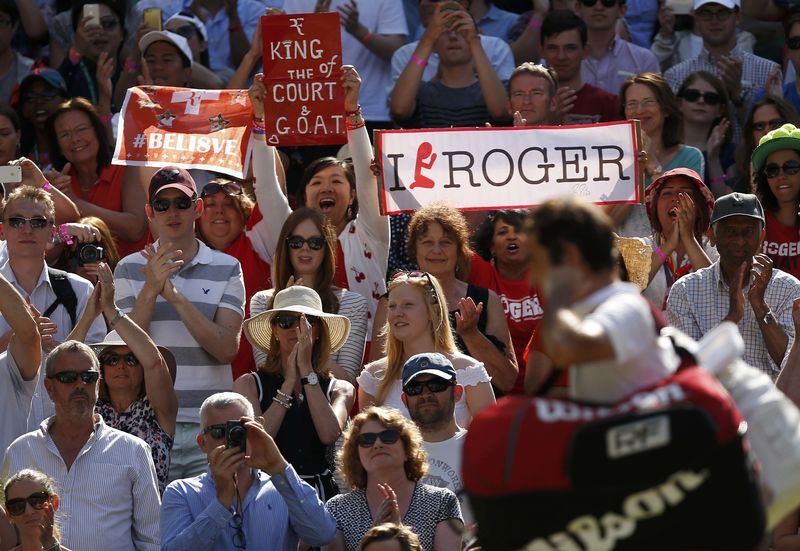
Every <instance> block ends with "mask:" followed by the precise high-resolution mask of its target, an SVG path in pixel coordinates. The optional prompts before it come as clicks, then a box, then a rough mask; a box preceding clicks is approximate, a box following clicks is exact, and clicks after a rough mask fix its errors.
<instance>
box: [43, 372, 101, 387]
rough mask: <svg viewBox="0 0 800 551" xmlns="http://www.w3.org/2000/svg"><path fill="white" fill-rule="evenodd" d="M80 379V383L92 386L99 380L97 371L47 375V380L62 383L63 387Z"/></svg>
mask: <svg viewBox="0 0 800 551" xmlns="http://www.w3.org/2000/svg"><path fill="white" fill-rule="evenodd" d="M79 377H80V379H81V381H83V382H84V383H85V384H87V385H93V384H94V383H96V382H97V379H99V378H100V372H99V371H80V372H78V371H62V372H60V373H55V374H53V375H48V376H47V378H48V379H55V380H56V381H58V382H59V383H64V384H65V385H71V384H72V383H74V382H75V381H77V380H78V378H79Z"/></svg>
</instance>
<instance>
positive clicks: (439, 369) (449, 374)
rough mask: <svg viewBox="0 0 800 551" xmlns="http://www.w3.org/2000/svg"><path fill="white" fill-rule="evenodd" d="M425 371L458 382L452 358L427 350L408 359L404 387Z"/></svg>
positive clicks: (405, 366)
mask: <svg viewBox="0 0 800 551" xmlns="http://www.w3.org/2000/svg"><path fill="white" fill-rule="evenodd" d="M425 373H427V374H429V375H435V376H436V377H439V378H440V379H444V380H445V381H453V383H455V382H456V370H455V368H453V363H452V362H451V361H450V360H448V359H447V358H446V357H445V356H444V355H443V354H439V353H438V352H425V353H423V354H415V355H414V356H411V357H410V358H409V359H408V361H406V363H405V365H404V366H403V388H405V387H406V385H408V383H410V382H411V381H413V380H414V378H415V377H416V376H417V375H422V374H425Z"/></svg>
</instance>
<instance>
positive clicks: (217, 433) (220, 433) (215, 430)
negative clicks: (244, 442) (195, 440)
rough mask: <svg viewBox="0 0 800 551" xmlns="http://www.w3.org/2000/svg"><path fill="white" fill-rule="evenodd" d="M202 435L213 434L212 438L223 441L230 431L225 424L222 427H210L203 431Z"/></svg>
mask: <svg viewBox="0 0 800 551" xmlns="http://www.w3.org/2000/svg"><path fill="white" fill-rule="evenodd" d="M201 434H211V438H214V439H215V440H222V439H223V438H225V435H226V434H228V429H227V428H226V427H225V423H222V424H220V425H208V426H207V427H206V428H204V429H203V431H202V433H201Z"/></svg>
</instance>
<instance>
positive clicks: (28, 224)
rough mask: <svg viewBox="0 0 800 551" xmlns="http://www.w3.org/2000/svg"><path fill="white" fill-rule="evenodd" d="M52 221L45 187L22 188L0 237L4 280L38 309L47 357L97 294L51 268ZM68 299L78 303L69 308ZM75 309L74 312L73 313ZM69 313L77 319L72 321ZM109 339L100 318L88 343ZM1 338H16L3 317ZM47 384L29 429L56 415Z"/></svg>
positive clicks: (39, 391)
mask: <svg viewBox="0 0 800 551" xmlns="http://www.w3.org/2000/svg"><path fill="white" fill-rule="evenodd" d="M54 220H55V206H54V204H53V199H52V198H51V197H50V194H49V193H47V192H46V191H44V190H43V189H41V188H37V187H32V186H20V187H18V188H17V189H15V190H14V191H13V192H11V194H10V195H9V196H8V199H7V200H6V204H5V207H4V209H3V217H2V231H1V232H0V237H2V238H3V239H4V240H5V243H6V250H7V252H8V262H6V263H5V264H2V265H1V266H0V275H2V276H3V277H4V278H5V279H6V280H7V281H9V282H10V283H11V285H13V286H14V287H15V288H16V290H17V291H18V292H19V293H20V294H22V296H23V297H26V298H27V299H28V300H30V303H31V305H32V306H33V307H34V308H35V311H34V315H35V316H36V320H37V323H38V325H39V331H40V333H41V336H42V339H41V344H42V349H43V351H44V352H45V353H48V352H50V351H51V350H52V349H53V348H54V347H55V346H56V345H58V344H59V343H60V342H62V341H64V340H66V338H67V336H68V335H69V333H70V332H71V331H72V329H73V327H74V326H75V323H76V322H77V320H78V319H80V316H81V315H83V311H84V310H85V308H86V304H87V303H88V301H89V297H90V296H91V294H92V290H93V289H94V288H93V287H92V284H91V283H89V282H88V281H87V280H85V279H83V278H82V277H80V276H77V275H75V274H72V273H68V272H61V271H59V270H53V269H51V268H48V267H47V264H46V262H45V259H44V256H45V252H46V251H47V248H48V246H49V245H50V243H51V242H52V240H53V236H54V235H55V234H56V232H57V230H56V227H55V225H54ZM65 286H67V287H65ZM58 288H60V289H64V288H68V289H71V290H72V295H69V294H68V293H66V294H65V293H64V292H63V291H61V292H58ZM67 297H69V298H70V299H71V300H73V301H74V303H73V304H71V305H68V304H66V303H65V301H66V300H67ZM71 308H74V310H73V311H71ZM71 313H74V315H75V319H74V320H73V319H72V317H71ZM105 334H106V326H105V323H104V322H103V319H102V318H98V319H96V320H94V321H93V322H92V325H91V328H90V329H89V333H88V336H87V338H88V339H90V342H97V341H100V340H102V339H103V337H104V336H105ZM0 335H2V336H1V337H0V341H2V342H3V344H7V343H8V340H9V339H10V338H11V337H12V335H13V331H12V330H11V326H10V325H9V323H8V320H6V319H5V318H0ZM43 383H44V381H43V380H42V378H40V379H39V382H38V383H37V387H36V392H35V394H34V398H33V401H32V404H31V412H30V419H29V423H28V428H29V429H33V428H34V427H35V426H37V425H38V424H39V423H40V422H41V421H42V420H43V419H45V418H47V417H50V416H51V415H52V414H53V413H54V411H55V410H54V409H53V403H52V402H51V401H50V399H49V398H48V397H47V393H46V392H45V390H44V384H43Z"/></svg>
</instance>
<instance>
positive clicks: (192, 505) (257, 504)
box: [161, 465, 336, 551]
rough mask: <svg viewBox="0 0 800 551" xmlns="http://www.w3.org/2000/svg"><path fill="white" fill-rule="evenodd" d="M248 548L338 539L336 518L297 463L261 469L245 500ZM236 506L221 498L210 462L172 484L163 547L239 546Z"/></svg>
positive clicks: (220, 549) (211, 549)
mask: <svg viewBox="0 0 800 551" xmlns="http://www.w3.org/2000/svg"><path fill="white" fill-rule="evenodd" d="M242 511H243V515H242V516H243V521H242V529H243V530H244V535H245V542H246V543H247V549H269V550H277V549H282V550H286V551H289V550H291V551H296V549H297V543H298V541H299V540H300V539H301V538H302V539H303V541H305V542H306V543H308V544H309V545H311V546H315V547H321V546H323V545H326V544H328V543H330V542H331V541H333V538H334V536H335V535H336V521H335V520H334V519H333V517H332V516H331V515H330V513H328V512H327V511H326V510H325V506H324V505H323V504H322V502H321V501H320V500H319V498H318V497H317V492H316V491H315V490H314V488H312V487H311V486H309V485H308V484H306V483H305V482H303V481H302V480H300V477H298V476H297V473H296V472H295V470H294V468H293V467H292V466H291V465H289V466H288V467H286V470H285V471H284V472H283V473H282V474H280V475H275V476H269V475H268V474H266V473H263V472H261V471H257V472H256V474H255V480H253V485H252V486H251V487H250V489H249V490H248V492H247V495H246V496H244V500H243V503H242ZM232 519H233V508H231V509H226V508H225V507H223V506H222V504H221V503H220V502H219V500H218V499H217V489H216V487H215V485H214V479H213V478H212V477H211V467H208V468H207V469H206V472H205V474H202V475H200V476H196V477H194V478H184V479H182V480H175V481H173V482H171V483H170V485H169V486H167V489H166V491H165V492H164V498H163V501H162V506H161V550H162V551H177V550H186V551H189V550H191V551H197V550H202V551H236V549H237V548H236V546H235V545H234V544H233V538H234V535H235V534H236V530H235V529H234V527H233V523H232Z"/></svg>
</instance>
